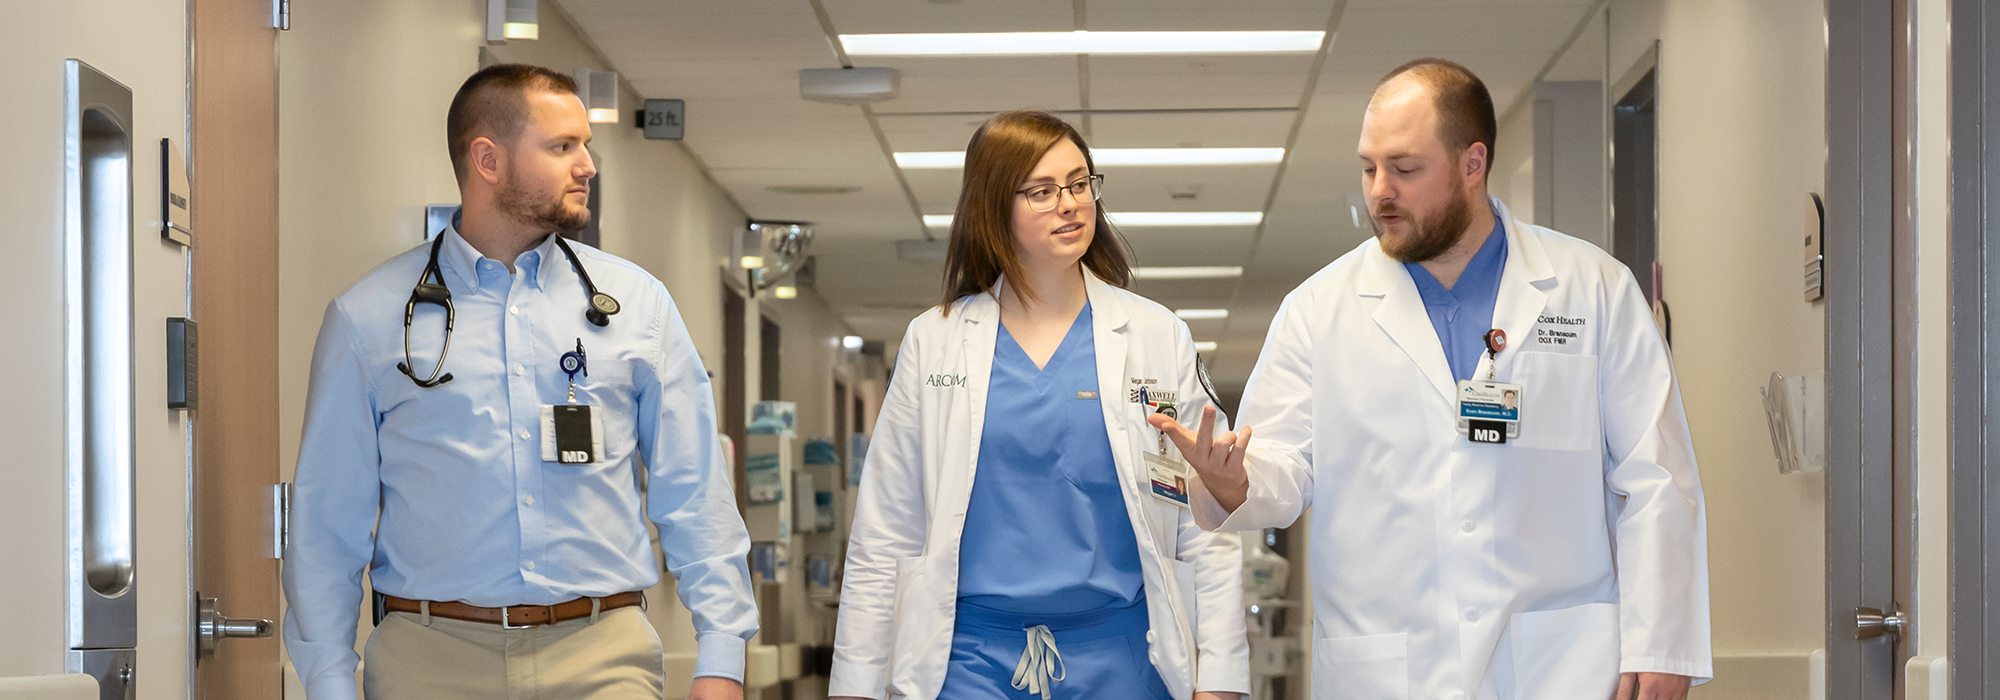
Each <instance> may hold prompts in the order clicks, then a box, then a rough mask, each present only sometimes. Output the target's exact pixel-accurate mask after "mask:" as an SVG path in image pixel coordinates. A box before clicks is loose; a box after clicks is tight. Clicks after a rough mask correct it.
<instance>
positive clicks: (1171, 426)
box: [1146, 406, 1250, 513]
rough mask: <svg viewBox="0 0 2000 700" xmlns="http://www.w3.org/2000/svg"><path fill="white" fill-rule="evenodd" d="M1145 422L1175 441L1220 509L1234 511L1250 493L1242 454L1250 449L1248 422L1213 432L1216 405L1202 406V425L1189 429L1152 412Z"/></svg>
mask: <svg viewBox="0 0 2000 700" xmlns="http://www.w3.org/2000/svg"><path fill="white" fill-rule="evenodd" d="M1146 422H1147V423H1149V424H1151V425H1152V426H1153V427H1154V428H1155V429H1157V430H1159V431H1160V432H1161V433H1162V434H1164V435H1166V436H1167V439H1169V440H1173V441H1174V447H1177V448H1180V451H1181V457H1182V458H1184V459H1186V460H1187V463H1188V466H1189V467H1192V468H1194V473H1195V474H1196V475H1197V476H1200V477H1201V484H1202V486H1203V487H1204V488H1207V489H1208V493H1209V495H1212V496H1214V497H1215V502H1216V503H1217V504H1218V505H1221V506H1222V508H1223V510H1227V511H1230V512H1232V513H1233V512H1235V511H1236V507H1237V506H1241V505H1243V499H1244V498H1247V497H1248V496H1249V494H1250V478H1249V476H1248V475H1247V474H1246V473H1245V472H1244V470H1243V455H1244V453H1245V451H1247V450H1249V449H1250V426H1247V425H1246V426H1243V430H1242V432H1241V433H1235V432H1229V431H1223V432H1222V433H1221V434H1220V435H1213V436H1212V437H1211V435H1212V434H1213V433H1214V432H1215V407H1214V406H1204V407H1202V409H1201V427H1200V428H1199V429H1196V430H1189V429H1188V428H1187V427H1186V426H1183V425H1181V424H1180V423H1178V422H1175V421H1174V419H1172V418H1168V417H1166V416H1164V415H1161V414H1158V413H1155V414H1153V415H1150V416H1147V417H1146Z"/></svg>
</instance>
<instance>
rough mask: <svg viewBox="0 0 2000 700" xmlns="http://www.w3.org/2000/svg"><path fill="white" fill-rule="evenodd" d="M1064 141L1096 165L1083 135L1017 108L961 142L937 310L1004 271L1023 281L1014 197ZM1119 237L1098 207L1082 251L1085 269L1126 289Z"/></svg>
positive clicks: (1030, 297)
mask: <svg viewBox="0 0 2000 700" xmlns="http://www.w3.org/2000/svg"><path fill="white" fill-rule="evenodd" d="M1064 139H1068V140H1069V142H1070V143H1074V144H1076V148H1077V150H1080V151H1083V162H1084V164H1085V165H1087V166H1088V167H1089V168H1090V171H1091V172H1093V173H1094V172H1096V171H1097V164H1096V163H1095V162H1094V161H1092V160H1091V158H1090V146H1088V145H1085V144H1084V142H1083V136H1082V135H1081V134H1078V133H1077V132H1076V128H1075V127H1072V126H1070V125H1069V124H1068V123H1066V122H1064V121H1063V120H1061V119H1057V118H1056V117H1055V115H1052V114H1049V113H1047V112H1039V111H1034V110H1017V111H1012V112H1002V113H1000V114H996V115H993V118H991V119H988V120H986V123H985V124H981V125H980V126H979V130H978V131H975V132H973V133H972V141H971V142H969V143H967V144H966V145H965V178H964V180H963V182H962V183H961V185H960V188H959V193H958V211H957V212H956V213H955V214H954V215H953V216H952V219H951V240H950V243H949V244H948V245H947V247H946V252H945V259H944V302H943V304H942V306H943V312H944V313H945V314H946V315H949V314H950V313H951V303H952V302H953V301H956V300H958V299H959V298H960V297H963V296H966V295H969V294H980V293H983V292H985V291H987V290H989V289H992V288H993V285H994V284H996V283H998V282H999V280H1000V277H1001V276H1002V275H1005V276H1007V277H1008V278H1009V279H1014V280H1019V279H1021V260H1020V257H1019V256H1018V255H1017V253H1016V251H1015V250H1014V235H1013V228H1014V227H1013V219H1014V215H1013V214H1014V198H1015V195H1016V194H1017V193H1018V189H1019V188H1020V187H1021V183H1022V182H1023V181H1025V180H1027V179H1028V173H1029V172H1030V171H1032V170H1034V169H1035V165H1036V164H1037V163H1040V162H1041V159H1042V156H1043V155H1044V154H1046V153H1048V152H1049V149H1050V148H1053V147H1055V145H1056V144H1057V143H1060V142H1061V141H1062V140H1064ZM1129 258H1130V256H1129V255H1127V253H1126V250H1125V245H1124V241H1123V239H1122V238H1121V237H1120V236H1119V235H1118V231H1117V230H1116V229H1113V228H1111V222H1110V221H1109V220H1108V219H1106V218H1105V216H1104V207H1103V206H1098V207H1097V220H1096V228H1095V229H1094V232H1093V233H1092V234H1091V239H1090V247H1089V248H1087V249H1085V250H1084V252H1083V266H1084V268H1086V269H1088V270H1090V271H1091V272H1092V273H1095V274H1096V275H1097V276H1098V277H1099V278H1100V279H1103V280H1104V281H1105V282H1109V283H1111V284H1115V285H1118V286H1120V287H1124V286H1128V285H1130V284H1131V283H1132V265H1131V262H1130V261H1129ZM1015 293H1016V294H1019V295H1020V297H1021V299H1022V301H1027V302H1033V301H1034V290H1032V289H1028V288H1026V287H1021V288H1018V289H1016V290H1015Z"/></svg>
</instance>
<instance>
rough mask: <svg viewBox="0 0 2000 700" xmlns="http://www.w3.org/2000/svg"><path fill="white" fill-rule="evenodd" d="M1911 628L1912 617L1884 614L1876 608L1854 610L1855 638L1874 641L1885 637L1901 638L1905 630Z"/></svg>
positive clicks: (1898, 613) (1896, 613) (1897, 613)
mask: <svg viewBox="0 0 2000 700" xmlns="http://www.w3.org/2000/svg"><path fill="white" fill-rule="evenodd" d="M1909 626H1910V616H1909V615H1907V614H1905V613H1900V612H1895V613H1888V614H1884V613H1883V612H1882V611H1881V610H1877V609H1875V608H1855V609H1854V638H1855V639H1874V638H1876V637H1880V636H1883V635H1888V636H1891V637H1901V636H1902V635H1903V630H1904V629H1907V628H1908V627H1909Z"/></svg>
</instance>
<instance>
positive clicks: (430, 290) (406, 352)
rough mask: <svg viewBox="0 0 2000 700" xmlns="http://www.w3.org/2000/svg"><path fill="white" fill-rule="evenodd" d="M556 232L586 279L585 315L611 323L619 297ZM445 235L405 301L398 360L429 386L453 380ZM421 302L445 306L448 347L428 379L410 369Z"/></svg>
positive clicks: (399, 365) (422, 384)
mask: <svg viewBox="0 0 2000 700" xmlns="http://www.w3.org/2000/svg"><path fill="white" fill-rule="evenodd" d="M552 235H554V236H555V238H556V247H557V248H561V249H562V252H563V257H565V258H569V266H570V268H571V269H574V270H576V276H577V277H578V278H580V279H582V280H583V291H584V292H586V293H588V294H590V306H589V307H588V308H586V309H584V311H583V317H584V318H585V319H588V320H589V321H590V323H591V325H594V326H598V327H603V326H606V325H609V324H610V323H611V317H612V316H613V315H615V314H617V313H618V300H617V299H613V298H611V295H609V294H605V293H604V292H601V291H598V289H597V285H595V284H592V283H591V282H590V273H588V272H584V271H583V263H582V262H580V261H578V260H577V259H576V251H574V250H570V248H569V242H567V241H564V240H563V237H562V234H552ZM444 236H445V234H443V233H439V234H438V236H437V238H436V239H435V240H432V241H431V260H430V263H428V264H426V265H424V273H423V274H421V275H418V276H417V286H416V288H415V289H412V290H410V301H409V302H408V303H405V304H403V361H402V362H398V363H396V369H397V370H399V371H401V372H402V373H403V374H404V375H405V376H408V377H409V378H410V381H413V382H416V383H417V386H420V387H423V388H425V389H429V388H431V387H434V386H437V385H439V384H443V383H445V382H449V381H451V374H450V373H449V372H445V371H444V358H445V355H448V354H450V353H451V329H452V325H453V323H454V321H456V319H455V318H454V313H453V311H452V308H451V289H449V288H447V287H445V285H444V273H443V272H441V271H439V270H438V250H439V249H440V248H442V247H443V246H444ZM432 279H436V280H437V283H436V284H432V283H431V280H432ZM418 304H436V305H438V306H442V307H444V349H443V350H439V351H438V361H437V366H436V367H433V368H431V376H430V377H429V378H427V379H418V378H417V373H416V372H415V371H414V370H411V369H410V367H412V366H414V365H415V364H416V360H415V359H413V358H411V357H410V320H411V319H413V318H415V317H416V315H417V305H418ZM439 373H443V376H439Z"/></svg>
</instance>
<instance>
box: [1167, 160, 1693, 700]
mask: <svg viewBox="0 0 2000 700" xmlns="http://www.w3.org/2000/svg"><path fill="white" fill-rule="evenodd" d="M1493 204H1494V206H1495V207H1496V209H1497V210H1498V212H1499V215H1500V219H1501V220H1502V221H1504V222H1505V229H1506V235H1507V262H1506V266H1505V269H1504V271H1503V272H1502V274H1501V278H1500V290H1499V297H1498V300H1497V302H1496V304H1495V307H1494V311H1493V322H1494V325H1495V326H1497V327H1499V328H1501V329H1504V330H1505V331H1506V332H1507V337H1508V339H1509V347H1508V348H1507V349H1506V350H1505V351H1504V352H1502V353H1500V357H1499V361H1498V363H1497V365H1498V366H1497V369H1496V375H1497V376H1496V379H1497V381H1501V382H1508V383H1514V384H1520V385H1523V388H1522V396H1521V401H1522V413H1521V432H1520V437H1519V438H1518V439H1516V440H1510V441H1509V442H1508V443H1507V444H1505V445H1490V444H1473V443H1470V442H1468V441H1467V440H1466V439H1465V436H1464V435H1463V434H1462V433H1460V432H1459V431H1458V429H1457V423H1456V416H1457V412H1456V410H1457V402H1456V400H1455V399H1454V394H1455V392H1456V389H1457V385H1456V381H1455V380H1454V379H1453V377H1452V376H1451V371H1450V369H1449V367H1448V366H1447V364H1446V362H1445V356H1444V351H1443V348H1442V346H1441V344H1440V343H1439V341H1438V337H1437V333H1436V332H1435V331H1434V330H1433V329H1432V327H1431V322H1430V318H1429V316H1428V315H1426V313H1425V310H1424V305H1423V300H1422V299H1421V298H1419V297H1418V294H1417V288H1416V285H1415V283H1414V282H1412V281H1411V279H1410V275H1409V272H1408V271H1407V270H1406V269H1405V268H1404V267H1403V265H1402V264H1401V263H1398V262H1397V261H1395V260H1394V259H1392V258H1390V257H1389V256H1388V255H1387V254H1385V253H1383V252H1382V250H1381V247H1380V246H1379V245H1378V243H1377V242H1376V241H1375V240H1372V239H1371V240H1369V241H1367V242H1364V243H1362V244H1361V245H1360V246H1357V247H1356V248H1355V249H1354V250H1353V251H1352V252H1349V253H1348V254H1347V255H1344V256H1341V258H1340V259H1339V260H1335V261H1334V262H1333V263H1332V264H1330V265H1328V266H1326V268H1324V269H1322V270H1320V271H1319V272H1318V273H1316V274H1314V275H1313V276H1312V277H1311V278H1309V279H1307V280H1306V281H1305V282H1304V283H1303V284H1300V285H1299V287H1298V288H1297V289H1296V290H1294V291H1293V292H1292V293H1291V294H1290V295H1288V296H1287V297H1286V298H1285V302H1284V305H1283V306H1282V307H1281V308H1280V309H1279V311H1278V314H1277V317H1276V318H1274V319H1273V320H1272V322H1271V329H1270V333H1269V335H1268V336H1267V338H1266V340H1265V342H1264V350H1263V353H1262V355H1261V356H1260V357H1259V358H1258V361H1257V366H1256V369H1255V371H1254V372H1253V373H1252V374H1251V376H1250V383H1249V385H1248V387H1247V388H1246V390H1245V393H1244V401H1243V407H1242V411H1241V412H1240V413H1239V415H1238V418H1237V420H1238V425H1239V426H1249V427H1250V428H1251V431H1252V435H1253V437H1252V439H1251V444H1250V453H1249V455H1248V459H1247V461H1246V465H1247V467H1246V468H1247V469H1248V472H1249V480H1250V492H1249V498H1248V500H1247V501H1246V502H1245V503H1244V504H1243V505H1242V506H1241V507H1239V508H1237V509H1236V511H1235V512H1234V513H1233V514H1231V513H1225V512H1224V511H1223V510H1222V509H1221V508H1220V507H1219V506H1217V505H1216V503H1215V501H1214V499H1213V497H1212V496H1210V495H1209V494H1208V492H1207V491H1206V490H1204V489H1203V488H1202V487H1201V486H1200V485H1199V484H1196V485H1195V487H1194V491H1195V493H1194V499H1195V514H1196V517H1197V519H1198V520H1199V521H1201V524H1202V525H1203V526H1204V527H1211V528H1216V529H1224V530H1242V529H1253V528H1264V527H1284V526H1286V525H1290V524H1291V523H1292V522H1293V521H1294V520H1295V519H1297V518H1298V517H1299V515H1300V513H1301V512H1302V511H1304V510H1305V509H1306V508H1308V507H1311V508H1313V514H1312V516H1311V518H1310V521H1311V522H1310V530H1309V535H1308V540H1307V542H1308V546H1309V547H1310V549H1309V552H1310V556H1309V560H1310V565H1311V567H1312V568H1311V572H1310V573H1311V578H1310V580H1311V582H1312V591H1313V604H1314V615H1313V617H1314V624H1315V630H1314V641H1313V645H1312V647H1313V648H1312V685H1313V697H1315V698H1320V699H1323V700H1324V699H1331V698H1342V699H1345V698H1369V699H1384V698H1480V699H1481V700H1539V699H1542V698H1564V699H1566V698H1584V699H1593V698H1607V697H1610V695H1611V692H1612V690H1613V689H1614V687H1615V685H1616V682H1617V677H1618V674H1619V673H1621V672H1636V671H1657V672H1664V673H1673V674H1680V675H1686V676H1693V677H1695V678H1697V679H1698V680H1700V679H1706V678H1707V677H1709V676H1710V675H1711V670H1710V656H1709V653H1710V652H1709V623H1708V562H1707V544H1706V541H1707V540H1706V528H1705V526H1704V524H1703V517H1704V516H1703V506H1702V495H1701V481H1700V477H1699V475H1698V473H1697V471H1696V468H1695V458H1694V447H1693V444H1692V442H1691V440H1690V438H1689V435H1688V426H1687V416H1686V414H1685V413H1684V411H1683V410H1682V408H1681V398H1680V389H1679V387H1678V385H1677V384H1676V382H1675V380H1674V371H1673V364H1672V362H1671V360H1670V358H1669V356H1668V354H1667V348H1666V346H1665V344H1664V343H1662V342H1661V339H1660V334H1659V331H1658V330H1657V329H1656V328H1655V326H1654V324H1653V318H1652V315H1651V313H1650V312H1649V309H1648V306H1647V303H1646V300H1645V298H1644V296H1642V295H1641V293H1640V290H1639V287H1638V286H1637V284H1636V283H1635V282H1634V281H1633V277H1632V274H1631V273H1630V272H1629V271H1628V270H1626V268H1625V267H1624V266H1623V265H1621V264H1620V263H1618V262H1617V261H1616V260H1614V259H1613V258H1611V257H1610V256H1608V255H1606V254H1605V253H1604V252H1603V251H1601V250H1598V249H1597V248H1596V247H1594V246H1591V245H1590V244H1587V243H1584V242H1581V241H1578V240H1576V239H1574V238H1570V237H1568V236H1564V235H1562V234H1560V233H1556V232H1554V231H1551V230H1549V229H1546V228H1541V227H1538V226H1532V225H1529V224H1528V223H1526V222H1522V221H1514V220H1512V217H1511V216H1509V215H1508V214H1507V210H1506V208H1505V206H1504V205H1502V204H1501V203H1500V201H1499V200H1498V199H1494V200H1493ZM1488 366H1489V363H1488V361H1486V360H1484V359H1482V360H1481V362H1480V366H1479V369H1478V371H1477V373H1476V374H1475V376H1476V377H1481V378H1483V377H1484V376H1485V375H1486V372H1487V368H1488Z"/></svg>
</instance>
